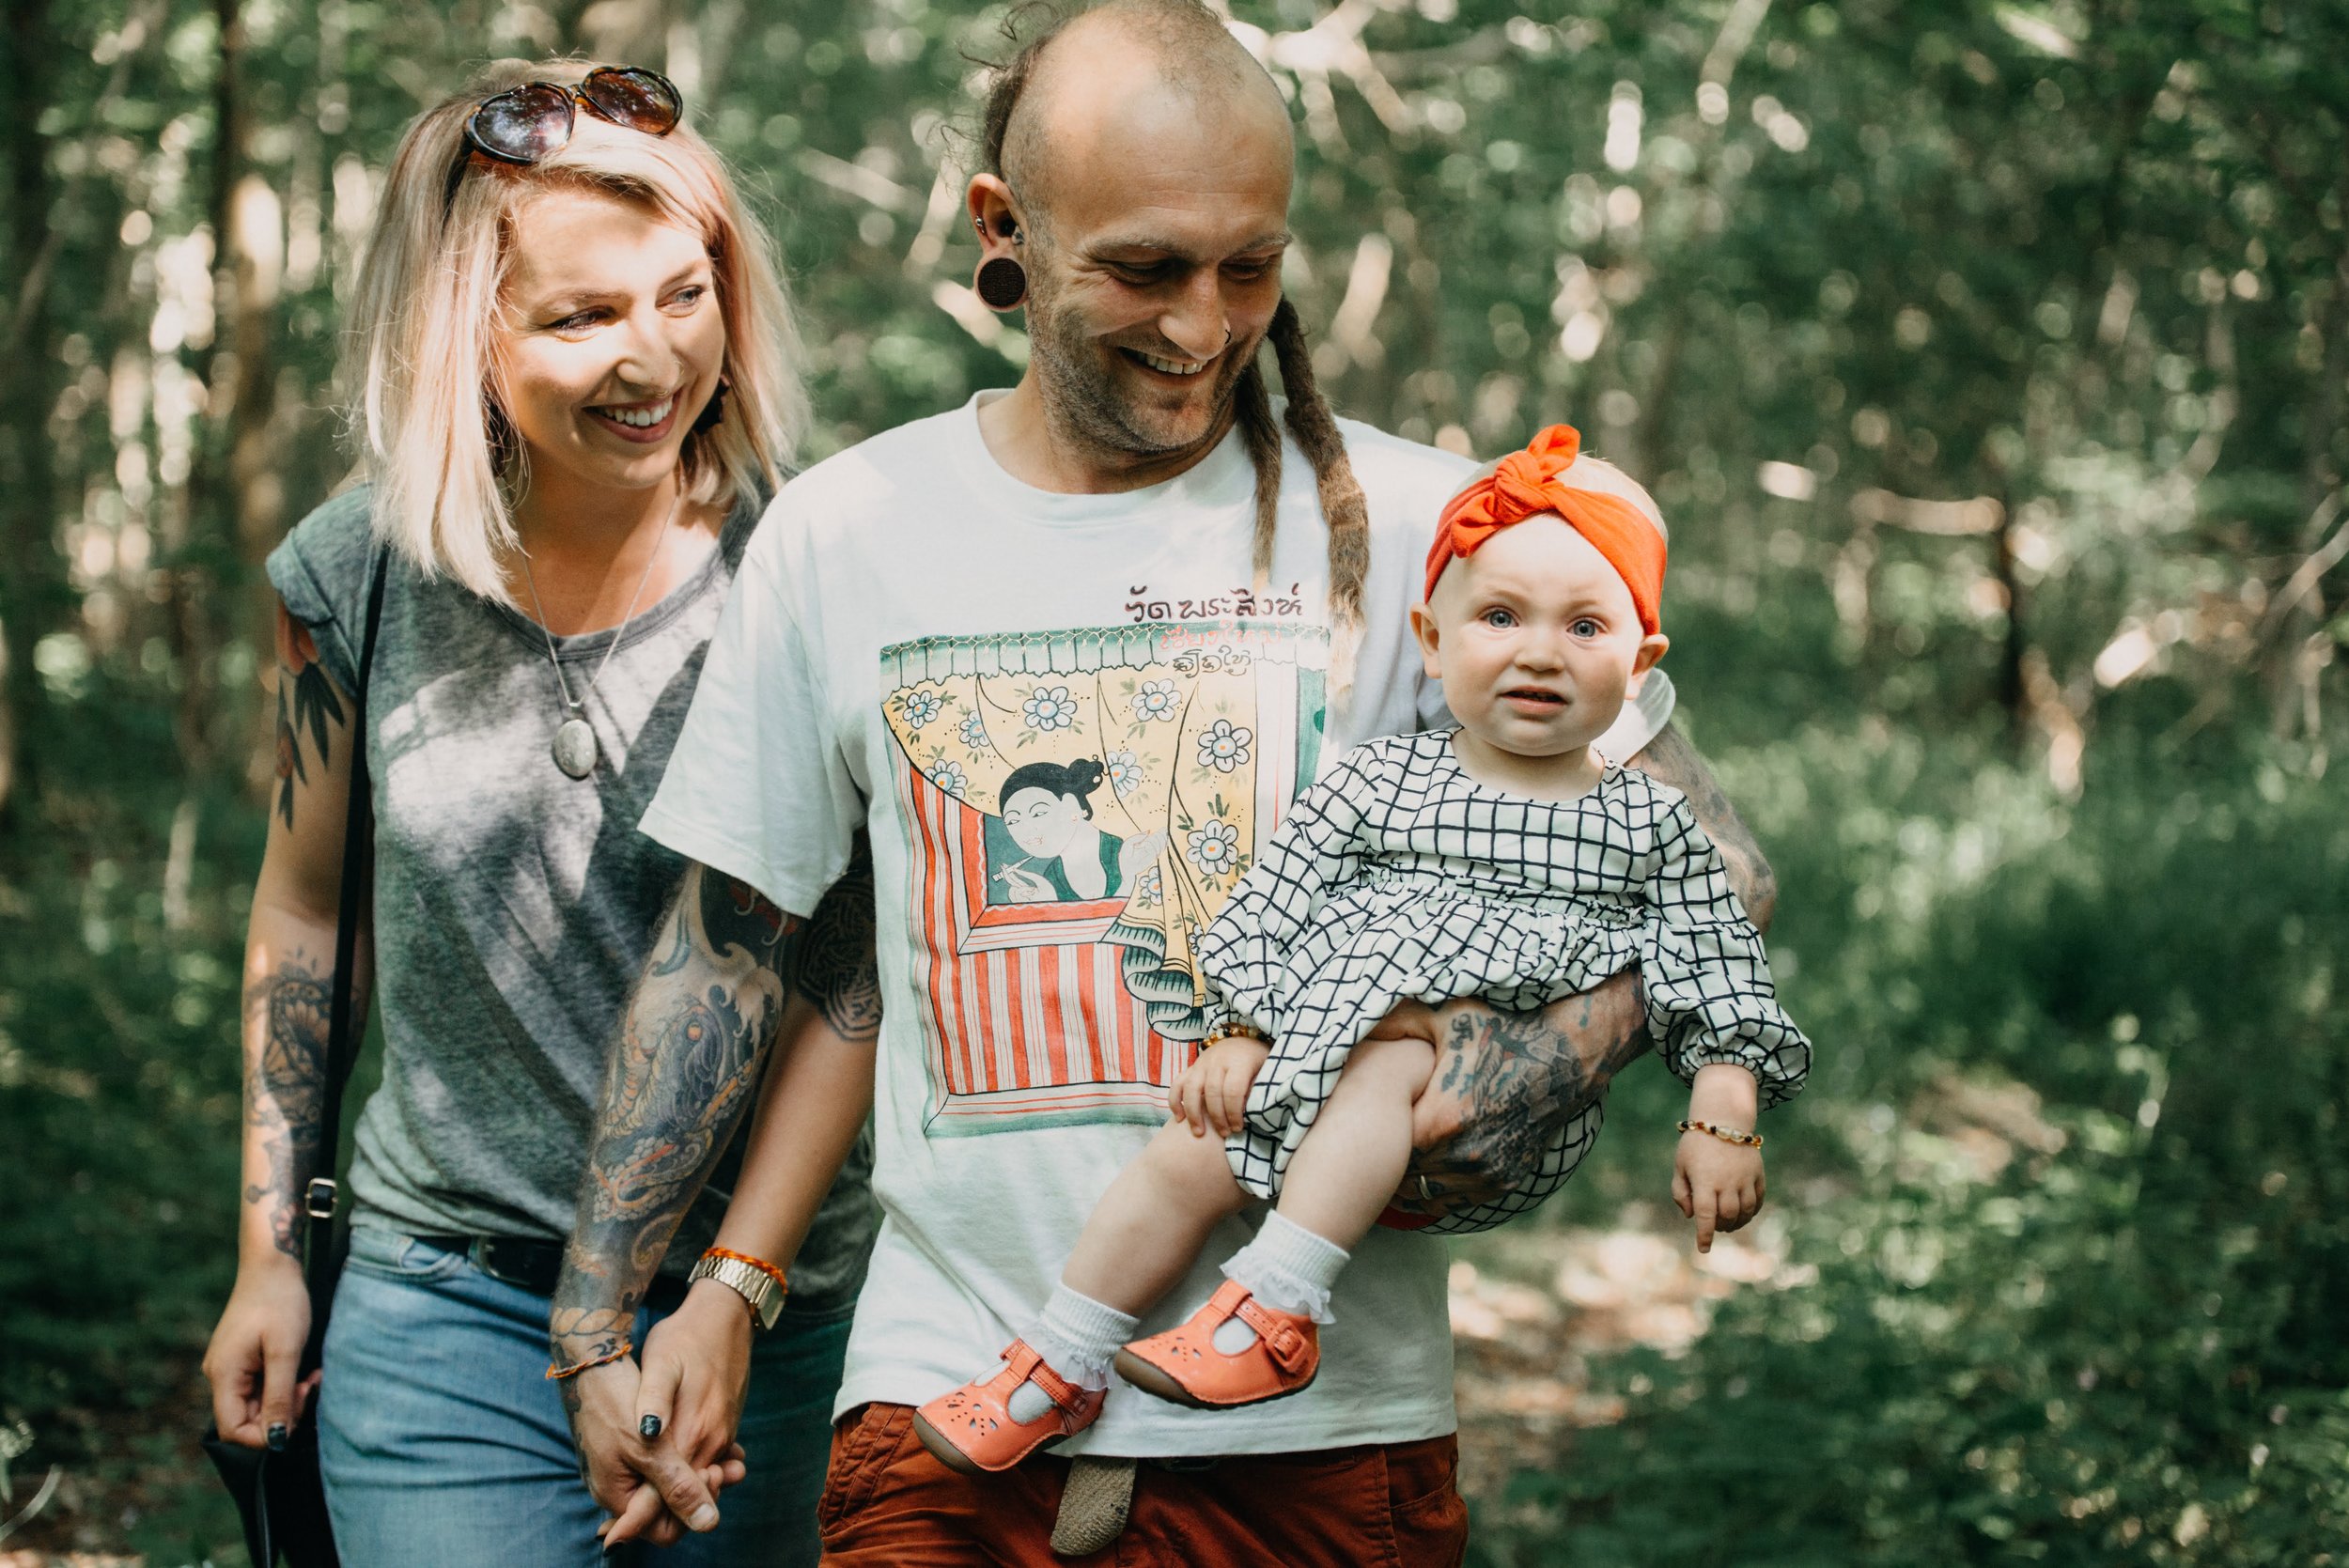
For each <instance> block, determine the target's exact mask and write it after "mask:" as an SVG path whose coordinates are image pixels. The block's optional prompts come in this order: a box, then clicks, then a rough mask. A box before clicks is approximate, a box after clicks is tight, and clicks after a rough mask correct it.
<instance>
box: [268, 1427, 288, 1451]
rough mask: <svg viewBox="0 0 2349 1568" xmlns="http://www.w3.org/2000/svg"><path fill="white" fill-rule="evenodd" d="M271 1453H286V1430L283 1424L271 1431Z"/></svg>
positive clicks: (272, 1428)
mask: <svg viewBox="0 0 2349 1568" xmlns="http://www.w3.org/2000/svg"><path fill="white" fill-rule="evenodd" d="M269 1451H270V1452H272V1453H283V1452H286V1428H285V1426H284V1425H283V1423H280V1424H278V1425H275V1426H272V1427H271V1428H270V1429H269Z"/></svg>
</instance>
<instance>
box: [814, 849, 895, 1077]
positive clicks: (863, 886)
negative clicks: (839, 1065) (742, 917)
mask: <svg viewBox="0 0 2349 1568" xmlns="http://www.w3.org/2000/svg"><path fill="white" fill-rule="evenodd" d="M873 939H874V924H873V851H872V846H870V845H869V844H867V843H866V842H865V838H864V835H863V833H859V834H858V835H857V837H856V851H855V853H854V854H852V855H851V856H850V857H849V859H848V870H847V871H846V872H844V873H842V874H841V877H840V880H839V881H837V882H835V883H833V884H832V891H831V892H830V893H826V894H824V900H823V902H822V903H820V904H818V905H817V907H816V913H815V914H814V915H813V916H811V917H810V918H809V920H808V923H807V932H806V935H805V936H804V937H803V938H802V939H801V943H800V970H799V976H798V986H799V992H800V994H801V996H803V997H805V998H806V999H807V1000H808V1001H811V1002H813V1003H814V1004H815V1006H816V1010H817V1012H818V1013H820V1014H822V1015H823V1018H824V1021H825V1022H826V1023H828V1024H830V1025H831V1026H832V1029H833V1030H834V1031H835V1032H837V1033H839V1034H840V1035H841V1036H843V1037H844V1038H846V1039H850V1040H869V1039H871V1038H873V1036H874V1035H876V1034H878V1033H879V1032H880V965H879V959H878V958H877V957H876V956H875V954H874V940H873Z"/></svg>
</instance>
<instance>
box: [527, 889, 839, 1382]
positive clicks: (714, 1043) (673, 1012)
mask: <svg viewBox="0 0 2349 1568" xmlns="http://www.w3.org/2000/svg"><path fill="white" fill-rule="evenodd" d="M797 936H798V922H797V921H795V920H794V919H793V918H792V917H791V916H789V915H786V914H785V913H784V912H783V911H782V910H780V909H778V908H775V906H774V905H773V904H772V903H770V902H769V901H768V900H767V899H765V898H763V897H761V896H760V895H759V894H758V893H756V892H755V891H754V890H753V889H751V888H750V887H748V886H746V885H745V884H743V883H740V882H737V881H734V880H732V879H731V878H728V877H722V876H720V875H719V874H717V873H716V872H712V871H708V870H705V869H704V868H703V867H701V866H699V865H695V866H692V867H691V868H690V869H689V870H688V871H687V874H686V879H685V885H684V887H683V889H682V890H680V892H679V893H678V897H677V904H676V906H675V907H674V908H672V909H671V911H670V915H669V920H668V924H667V926H666V927H665V928H664V929H663V931H662V933H661V938H660V939H659V940H658V941H657V942H656V951H655V956H654V958H653V960H652V962H651V964H650V965H649V966H648V967H647V969H646V974H645V978H644V981H643V983H642V984H641V985H640V986H638V987H637V991H636V995H635V997H634V999H633V1000H632V1001H630V1004H629V1009H628V1017H627V1018H626V1020H625V1022H624V1024H623V1026H622V1031H621V1036H620V1041H619V1044H618V1046H617V1047H616V1048H615V1049H614V1052H613V1056H612V1061H611V1064H610V1068H609V1070H608V1072H607V1075H606V1079H605V1084H604V1095H603V1105H602V1109H601V1110H600V1112H599V1115H598V1118H597V1124H596V1135H595V1139H594V1141H593V1142H592V1143H591V1145H590V1147H589V1150H588V1156H587V1172H586V1177H585V1184H584V1188H583V1192H582V1194H581V1203H580V1211H579V1216H578V1219H577V1220H576V1221H575V1223H574V1229H573V1233H572V1237H571V1245H570V1250H569V1251H568V1255H567V1258H566V1267H565V1269H564V1273H563V1279H562V1282H561V1284H560V1285H559V1286H558V1287H557V1289H556V1292H555V1311H554V1314H553V1317H552V1320H551V1322H550V1325H549V1327H550V1329H551V1332H552V1337H553V1339H554V1342H555V1346H556V1351H557V1354H558V1356H559V1357H561V1358H567V1359H569V1360H573V1361H576V1360H578V1359H582V1358H587V1357H589V1356H592V1355H594V1354H601V1353H602V1352H596V1351H591V1350H590V1348H589V1343H590V1342H593V1341H595V1340H596V1339H597V1338H598V1337H599V1334H601V1333H602V1332H603V1331H604V1330H605V1329H607V1328H610V1327H612V1326H613V1325H618V1326H619V1327H618V1328H617V1329H614V1332H623V1331H625V1325H626V1323H627V1321H628V1318H629V1317H630V1315H631V1314H632V1313H633V1312H635V1309H636V1307H637V1305H638V1303H639V1302H641V1301H642V1300H643V1298H644V1292H645V1288H646V1285H647V1284H648V1283H650V1281H651V1279H652V1275H653V1271H654V1270H655V1269H657V1268H658V1267H659V1266H660V1264H661V1254H662V1253H663V1252H665V1251H666V1250H668V1246H669V1240H670V1237H671V1236H672V1235H674V1234H676V1232H677V1224H678V1222H679V1221H680V1220H682V1219H684V1217H685V1212H686V1210H687V1208H688V1207H690V1206H691V1205H692V1201H693V1199H694V1197H695V1196H696V1195H697V1194H698V1193H699V1192H700V1191H701V1188H702V1184H703V1183H704V1182H705V1181H707V1180H708V1176H709V1172H710V1168H711V1167H712V1166H713V1165H714V1164H715V1163H716V1162H717V1157H718V1155H719V1153H720V1151H721V1150H723V1148H724V1147H725V1144H726V1141H727V1140H728V1139H729V1138H731V1137H732V1136H733V1133H734V1129H735V1128H736V1126H739V1124H740V1122H741V1119H742V1116H743V1113H744V1112H745V1111H747V1110H749V1108H750V1105H751V1101H752V1099H753V1098H754V1093H755V1091H756V1089H757V1085H758V1079H759V1072H760V1069H761V1068H762V1067H763V1065H764V1064H765V1062H766V1059H767V1051H768V1048H769V1047H770V1046H771V1045H772V1044H773V1043H774V1037H775V1030H776V1026H777V1025H778V1024H779V1023H780V1022H781V1020H782V1017H783V1009H784V1001H785V996H786V991H785V986H784V981H783V975H784V973H785V971H786V966H787V965H788V964H790V963H791V962H792V961H793V958H794V956H795V951H796V948H797ZM614 1343H616V1342H614ZM606 1348H607V1350H608V1349H609V1348H610V1346H607V1347H606Z"/></svg>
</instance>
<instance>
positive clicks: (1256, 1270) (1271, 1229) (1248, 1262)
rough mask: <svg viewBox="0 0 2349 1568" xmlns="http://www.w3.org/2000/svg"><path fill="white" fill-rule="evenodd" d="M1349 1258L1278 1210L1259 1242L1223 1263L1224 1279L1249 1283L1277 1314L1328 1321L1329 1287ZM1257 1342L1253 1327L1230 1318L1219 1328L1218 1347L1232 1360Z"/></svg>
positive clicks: (1331, 1243)
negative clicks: (1290, 1314)
mask: <svg viewBox="0 0 2349 1568" xmlns="http://www.w3.org/2000/svg"><path fill="white" fill-rule="evenodd" d="M1351 1256H1353V1254H1352V1253H1350V1252H1348V1251H1347V1250H1346V1249H1345V1248H1343V1247H1340V1246H1339V1245H1338V1244H1337V1243H1336V1242H1334V1241H1330V1240H1326V1239H1325V1238H1323V1237H1321V1236H1317V1235H1315V1234H1314V1233H1313V1232H1311V1231H1309V1230H1307V1229H1305V1227H1304V1226H1302V1225H1299V1224H1298V1223H1297V1222H1296V1221H1295V1220H1292V1219H1287V1218H1285V1217H1284V1216H1283V1215H1282V1213H1281V1212H1280V1210H1278V1209H1275V1210H1273V1212H1272V1213H1270V1214H1268V1215H1267V1216H1266V1217H1265V1222H1264V1228H1263V1229H1262V1230H1260V1231H1258V1232H1257V1233H1256V1239H1255V1240H1253V1241H1252V1242H1250V1243H1249V1244H1248V1245H1247V1246H1245V1247H1243V1248H1241V1249H1240V1250H1238V1251H1237V1252H1235V1253H1233V1254H1232V1255H1231V1257H1230V1259H1229V1260H1227V1261H1226V1262H1225V1263H1224V1265H1223V1277H1224V1278H1225V1279H1227V1280H1236V1281H1238V1282H1239V1283H1241V1284H1243V1285H1246V1286H1247V1287H1248V1289H1249V1291H1250V1293H1251V1294H1252V1295H1253V1296H1255V1297H1256V1299H1257V1300H1259V1301H1262V1302H1263V1303H1264V1304H1265V1305H1266V1306H1268V1307H1270V1308H1272V1309H1274V1310H1275V1311H1277V1312H1298V1313H1301V1314H1303V1315H1304V1316H1306V1317H1310V1318H1312V1319H1313V1320H1314V1321H1315V1323H1328V1322H1330V1321H1331V1320H1330V1286H1332V1285H1334V1284H1336V1283H1337V1282H1338V1271H1339V1270H1340V1269H1342V1268H1344V1267H1345V1266H1346V1259H1347V1258H1349V1257H1351ZM1255 1338H1256V1331H1255V1330H1254V1329H1253V1328H1251V1327H1249V1326H1248V1325H1247V1324H1246V1323H1245V1322H1243V1321H1241V1320H1240V1319H1238V1318H1230V1319H1227V1320H1226V1321H1224V1322H1223V1323H1221V1324H1220V1325H1218V1326H1217V1327H1216V1331H1215V1347H1216V1348H1217V1349H1218V1350H1221V1352H1223V1354H1225V1355H1226V1356H1233V1355H1237V1354H1238V1353H1239V1352H1240V1351H1243V1350H1245V1349H1247V1348H1248V1346H1249V1344H1250V1343H1252V1342H1253V1341H1254V1339H1255Z"/></svg>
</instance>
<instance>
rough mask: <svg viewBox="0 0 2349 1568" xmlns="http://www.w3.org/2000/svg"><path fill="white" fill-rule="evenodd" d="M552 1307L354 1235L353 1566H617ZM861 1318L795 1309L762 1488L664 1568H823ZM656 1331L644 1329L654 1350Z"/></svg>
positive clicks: (336, 1457)
mask: <svg viewBox="0 0 2349 1568" xmlns="http://www.w3.org/2000/svg"><path fill="white" fill-rule="evenodd" d="M548 1305H549V1304H548V1301H547V1298H546V1297H545V1296H537V1295H533V1294H532V1293H531V1292H529V1291H527V1290H524V1289H522V1288H521V1287H520V1286H518V1285H510V1284H507V1283H506V1282H505V1281H502V1280H493V1279H491V1278H490V1276H489V1275H487V1274H484V1273H482V1272H481V1270H479V1269H478V1268H476V1267H474V1265H473V1262H472V1260H471V1259H469V1258H468V1257H467V1256H466V1255H465V1254H464V1253H462V1252H449V1251H443V1250H441V1249H439V1248H437V1247H432V1246H429V1245H427V1244H426V1243H424V1242H421V1241H417V1240H415V1239H414V1238H412V1237H410V1236H404V1235H399V1234H393V1233H391V1232H387V1231H381V1230H374V1229H361V1230H354V1231H353V1232H352V1233H351V1241H350V1263H349V1264H348V1265H346V1266H345V1268H344V1270H343V1275H342V1280H341V1282H340V1283H339V1285H338V1286H337V1287H336V1289H335V1293H334V1319H333V1321H332V1323H331V1324H330V1325H329V1326H328V1328H327V1333H326V1380H325V1383H324V1385H323V1387H322V1388H321V1389H320V1391H319V1405H320V1408H319V1459H320V1462H321V1466H322V1467H323V1469H324V1470H325V1474H326V1500H327V1507H328V1510H329V1511H330V1512H331V1513H332V1514H333V1515H334V1539H335V1544H336V1545H337V1546H338V1547H339V1549H340V1552H341V1556H342V1560H343V1562H344V1563H345V1564H346V1565H347V1568H392V1565H395V1564H397V1565H398V1568H408V1565H410V1564H415V1563H430V1564H433V1565H434V1568H597V1565H599V1564H601V1563H603V1562H604V1561H605V1560H606V1559H605V1556H604V1552H603V1547H602V1545H601V1543H599V1541H598V1540H597V1539H596V1526H597V1525H598V1524H599V1523H601V1522H602V1520H603V1517H604V1514H603V1511H602V1510H601V1509H600V1508H599V1507H598V1506H597V1505H596V1501H595V1498H593V1497H591V1496H590V1495H589V1494H588V1491H587V1488H586V1485H585V1484H584V1483H583V1482H582V1481H581V1480H580V1477H579V1457H578V1454H577V1453H576V1452H574V1451H573V1449H572V1447H571V1432H570V1425H569V1423H568V1421H567V1420H566V1418H565V1416H564V1414H563V1400H562V1396H561V1393H560V1391H559V1390H558V1389H557V1387H556V1385H554V1384H552V1383H551V1382H549V1381H547V1379H546V1376H545V1373H546V1364H547V1312H548ZM849 1315H850V1309H848V1308H843V1309H841V1310H840V1311H838V1312H820V1313H819V1312H785V1313H784V1314H783V1316H782V1318H781V1319H779V1320H778V1321H777V1323H776V1325H775V1327H774V1328H773V1330H772V1331H771V1332H769V1333H765V1334H761V1335H759V1336H757V1338H756V1340H755V1342H754V1345H753V1349H752V1353H751V1375H750V1391H749V1395H748V1397H747V1398H746V1399H745V1401H744V1403H743V1408H742V1426H741V1443H742V1447H743V1449H744V1450H745V1451H746V1452H748V1453H749V1455H750V1466H751V1471H750V1477H749V1479H748V1480H746V1481H744V1482H743V1483H741V1484H740V1485H739V1486H732V1487H728V1488H727V1489H726V1491H725V1494H724V1495H723V1497H721V1498H719V1501H718V1507H719V1512H720V1514H722V1515H723V1518H722V1522H721V1523H720V1524H719V1526H718V1528H717V1529H715V1530H712V1531H711V1532H709V1533H708V1535H689V1536H687V1537H686V1538H685V1540H684V1541H682V1542H680V1543H679V1544H678V1545H676V1546H674V1547H672V1548H670V1549H669V1550H667V1551H665V1552H661V1553H659V1554H658V1560H659V1561H660V1562H661V1564H663V1568H667V1565H670V1564H675V1565H677V1568H717V1565H719V1564H737V1563H758V1564H776V1565H779V1568H781V1565H788V1568H801V1565H803V1564H812V1563H814V1562H815V1561H816V1560H817V1552H818V1546H817V1536H816V1502H817V1497H818V1496H819V1495H820V1494H821V1492H822V1490H823V1482H824V1466H825V1462H826V1460H827V1458H828V1456H829V1453H830V1450H831V1442H832V1426H831V1421H832V1395H833V1394H834V1392H836V1391H837V1390H838V1389H839V1387H840V1367H841V1360H842V1358H843V1357H844V1356H845V1355H846V1354H847V1351H848V1318H849ZM653 1321H655V1315H654V1314H645V1315H640V1316H639V1317H638V1319H637V1322H636V1340H637V1343H640V1344H641V1343H644V1337H645V1331H646V1328H647V1327H650V1325H651V1324H652V1322H653ZM629 1552H630V1548H627V1547H622V1548H620V1549H619V1550H618V1551H615V1552H614V1554H613V1556H612V1559H611V1560H613V1561H615V1562H616V1561H620V1560H624V1559H625V1557H626V1555H627V1554H628V1553H629ZM646 1555H647V1556H649V1555H651V1554H646Z"/></svg>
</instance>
